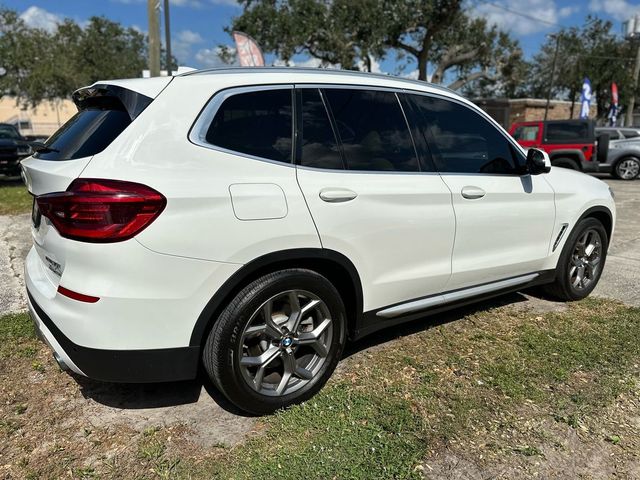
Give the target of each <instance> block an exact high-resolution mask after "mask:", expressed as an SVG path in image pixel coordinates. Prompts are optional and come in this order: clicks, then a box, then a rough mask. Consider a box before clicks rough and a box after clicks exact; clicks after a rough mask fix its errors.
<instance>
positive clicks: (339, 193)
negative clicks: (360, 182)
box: [320, 188, 358, 203]
mask: <svg viewBox="0 0 640 480" xmlns="http://www.w3.org/2000/svg"><path fill="white" fill-rule="evenodd" d="M357 196H358V194H357V193H356V192H354V191H353V190H349V189H348V188H323V189H322V190H320V198H321V199H322V200H324V201H325V202H329V203H341V202H348V201H350V200H353V199H354V198H356V197H357Z"/></svg>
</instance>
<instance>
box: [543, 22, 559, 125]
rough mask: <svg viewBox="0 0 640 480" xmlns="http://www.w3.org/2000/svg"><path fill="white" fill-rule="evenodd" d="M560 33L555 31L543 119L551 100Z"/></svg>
mask: <svg viewBox="0 0 640 480" xmlns="http://www.w3.org/2000/svg"><path fill="white" fill-rule="evenodd" d="M560 35H562V34H561V33H556V50H555V52H553V63H552V64H551V78H550V79H549V89H548V90H547V104H546V105H545V106H544V121H545V122H546V121H547V114H548V113H549V102H550V101H551V91H552V90H553V80H554V78H553V77H555V76H556V63H557V61H558V49H559V48H560Z"/></svg>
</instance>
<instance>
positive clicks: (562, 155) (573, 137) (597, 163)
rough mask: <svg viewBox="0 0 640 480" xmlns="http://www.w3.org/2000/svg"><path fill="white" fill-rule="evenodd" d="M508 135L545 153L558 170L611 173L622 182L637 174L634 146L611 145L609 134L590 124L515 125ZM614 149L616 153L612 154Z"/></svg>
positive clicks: (639, 161) (638, 166)
mask: <svg viewBox="0 0 640 480" xmlns="http://www.w3.org/2000/svg"><path fill="white" fill-rule="evenodd" d="M509 133H511V135H513V137H514V138H515V139H516V140H517V141H518V143H520V145H522V146H523V147H525V148H531V147H534V148H540V149H542V150H544V151H545V152H547V153H548V154H549V156H550V158H551V164H552V165H554V166H557V167H564V168H570V169H572V170H579V171H582V172H586V173H598V172H600V173H610V174H611V175H612V176H613V177H615V178H620V179H622V180H633V179H634V178H636V177H637V176H638V173H639V172H640V157H639V156H638V151H637V149H636V144H633V145H632V144H630V143H626V142H627V141H623V140H619V142H620V143H618V144H616V142H615V141H614V142H610V140H609V133H608V132H606V131H604V130H600V129H597V128H596V127H595V122H594V121H593V120H550V121H546V122H543V121H533V122H516V123H514V124H513V125H511V128H510V129H509ZM629 135H630V134H629ZM622 142H625V143H622ZM628 142H631V140H629V141H628ZM634 143H635V142H634ZM613 145H615V149H616V150H615V152H614V153H613V154H611V152H612V150H610V147H612V146H613ZM634 172H635V173H634Z"/></svg>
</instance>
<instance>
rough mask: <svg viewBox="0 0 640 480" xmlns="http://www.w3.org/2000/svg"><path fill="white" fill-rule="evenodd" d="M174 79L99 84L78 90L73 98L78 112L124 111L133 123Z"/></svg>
mask: <svg viewBox="0 0 640 480" xmlns="http://www.w3.org/2000/svg"><path fill="white" fill-rule="evenodd" d="M172 79H173V77H155V78H135V79H130V80H113V81H108V82H97V83H94V84H93V85H90V86H88V87H83V88H80V89H78V90H76V91H75V92H73V94H72V96H71V98H72V99H73V102H74V103H75V104H76V107H77V108H78V110H84V109H86V108H89V107H98V108H113V109H116V110H124V111H126V112H127V113H128V114H129V116H130V117H131V120H132V121H133V120H134V119H135V118H136V117H137V116H138V115H140V113H142V111H143V110H144V109H145V108H147V107H148V106H149V104H150V103H151V102H152V101H153V99H154V98H156V97H157V96H158V95H159V94H160V92H162V90H164V88H165V87H166V86H167V85H169V83H170V82H171V80H172Z"/></svg>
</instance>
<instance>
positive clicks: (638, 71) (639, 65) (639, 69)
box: [624, 40, 640, 127]
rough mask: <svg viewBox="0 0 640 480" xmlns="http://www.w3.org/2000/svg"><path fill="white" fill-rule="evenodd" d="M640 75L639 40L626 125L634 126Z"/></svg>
mask: <svg viewBox="0 0 640 480" xmlns="http://www.w3.org/2000/svg"><path fill="white" fill-rule="evenodd" d="M636 41H637V40H636ZM639 75H640V41H639V42H638V51H637V53H636V64H635V65H634V67H633V82H632V85H633V87H632V88H633V90H631V95H629V106H628V107H627V114H626V118H625V120H624V126H625V127H632V126H633V109H634V108H635V106H636V90H637V89H638V76H639Z"/></svg>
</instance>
